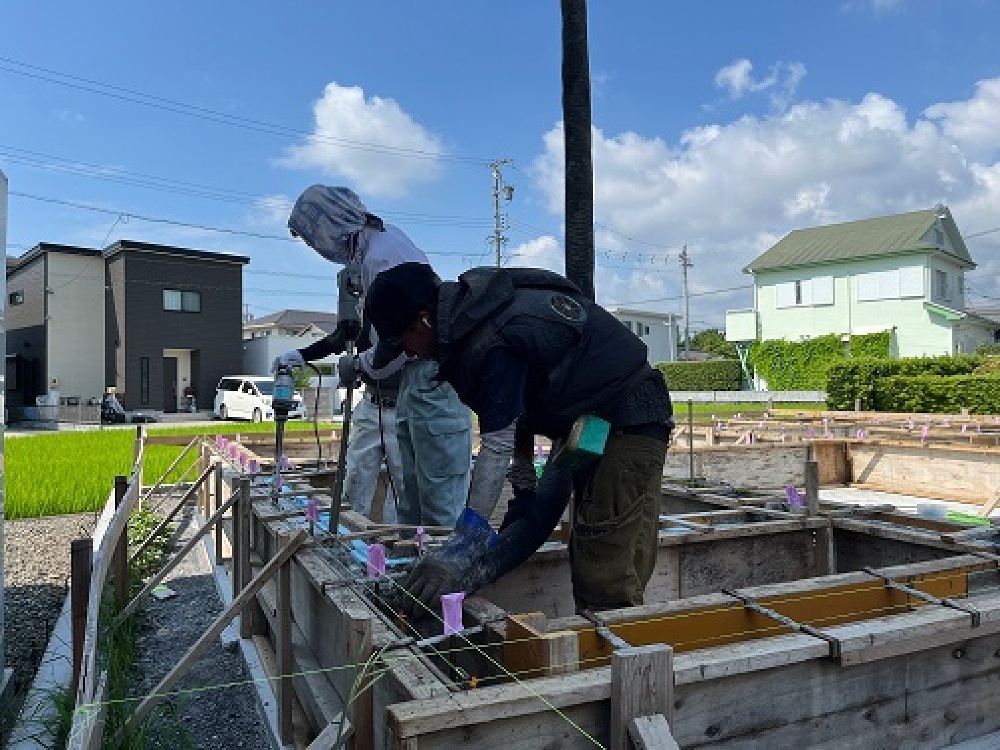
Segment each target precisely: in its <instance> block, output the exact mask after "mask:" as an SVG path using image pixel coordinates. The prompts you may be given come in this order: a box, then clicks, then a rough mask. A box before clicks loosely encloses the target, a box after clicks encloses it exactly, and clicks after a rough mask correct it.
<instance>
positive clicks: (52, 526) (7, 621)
mask: <svg viewBox="0 0 1000 750" xmlns="http://www.w3.org/2000/svg"><path fill="white" fill-rule="evenodd" d="M96 521H97V519H96V516H94V515H93V514H86V515H74V516H58V517H52V518H40V519H30V520H23V521H7V522H6V523H5V525H4V537H5V539H4V575H5V579H4V583H5V587H4V595H5V601H4V605H5V606H4V636H5V638H4V640H5V643H6V650H7V666H8V667H11V668H13V669H14V680H15V684H16V686H17V689H18V692H19V694H18V696H17V699H16V700H15V701H14V706H15V708H19V706H20V703H21V702H22V701H23V697H24V693H26V692H27V689H28V687H30V685H31V680H32V678H33V677H34V673H35V671H36V669H37V667H38V663H39V661H40V660H41V657H42V654H43V653H44V651H45V647H46V644H47V642H48V637H49V634H50V632H51V630H52V627H53V626H54V624H55V621H56V619H57V618H58V616H59V612H60V610H61V609H62V606H63V603H64V601H65V598H66V594H67V593H68V585H69V569H70V542H71V541H72V540H73V539H79V538H82V537H85V536H90V535H91V534H92V533H93V529H94V526H95V525H96ZM195 531H196V529H195V525H194V523H192V522H191V519H190V515H187V516H185V517H184V518H182V520H181V525H180V528H179V530H178V532H177V534H176V535H175V544H176V545H177V546H178V547H179V546H180V545H182V544H183V543H184V542H185V541H186V540H187V539H189V538H190V536H191V535H192V534H193V533H194V532H195ZM165 582H166V583H167V585H169V586H170V588H171V589H173V590H174V591H176V592H177V596H176V597H174V598H172V599H168V600H165V601H156V600H154V599H150V600H149V602H148V603H147V606H146V610H145V612H146V614H145V617H144V621H143V627H142V630H141V631H140V634H139V638H138V643H137V648H136V651H137V657H136V661H135V664H134V668H133V675H132V685H131V688H130V691H129V692H130V694H131V695H136V696H143V695H145V694H147V693H148V692H149V691H150V690H151V689H152V688H153V687H154V686H155V685H156V684H157V683H158V682H159V681H160V680H161V679H162V678H163V677H164V676H165V675H166V674H167V673H168V672H169V671H170V670H171V669H172V668H173V667H174V666H175V665H176V664H177V662H178V661H179V660H180V658H181V656H182V655H183V654H184V653H185V652H186V650H187V649H188V648H189V647H190V646H192V645H193V644H194V643H195V641H197V639H198V638H199V637H200V636H201V635H202V634H203V633H204V632H205V631H206V630H207V629H208V627H209V625H210V624H211V623H212V621H213V620H214V619H215V617H216V616H218V614H219V613H220V612H221V611H222V604H221V602H220V601H219V597H218V592H217V590H216V587H215V580H214V577H213V575H212V570H211V566H210V563H209V561H208V557H207V555H206V554H205V552H204V550H203V549H202V547H201V546H200V545H199V546H198V547H196V549H195V551H193V552H191V553H189V554H188V555H187V556H186V557H185V558H184V560H183V561H182V562H181V563H180V564H179V565H178V566H177V567H176V568H174V570H173V571H171V573H170V575H169V576H168V577H167V580H166V581H165ZM212 686H224V687H220V688H214V689H213V687H212ZM201 688H208V689H204V690H198V689H201ZM174 690H175V691H178V696H177V697H173V698H171V699H169V701H167V702H168V703H169V704H170V705H171V706H172V707H173V708H174V711H173V713H174V715H175V716H176V719H175V720H174V721H171V722H166V723H162V722H161V723H158V724H156V725H155V726H154V728H153V729H152V730H151V731H150V733H149V734H148V735H147V737H146V744H145V747H148V748H170V749H171V750H174V749H175V748H178V747H181V746H182V745H181V743H180V742H179V740H178V737H177V728H178V727H183V729H184V730H185V734H187V735H188V737H189V740H190V743H191V746H192V747H194V748H205V749H206V750H208V749H209V748H211V750H229V748H243V749H245V750H258V748H259V749H260V750H265V749H266V748H270V747H271V743H270V740H269V734H268V730H267V728H266V726H265V724H264V722H263V720H262V719H261V718H260V716H259V714H258V711H257V703H256V696H255V690H254V687H253V685H251V684H249V683H247V673H246V669H245V667H244V664H243V659H242V657H241V656H240V654H239V651H238V649H232V650H229V649H224V648H223V647H222V645H221V644H220V642H219V640H218V639H216V641H215V642H214V643H213V644H212V645H211V647H210V648H209V649H208V650H207V651H206V652H205V654H203V655H202V657H201V658H200V659H199V660H198V661H197V662H196V663H195V665H194V667H193V668H192V669H191V670H190V671H189V672H188V674H187V676H186V677H185V678H184V679H183V680H182V681H181V682H180V684H178V685H177V686H176V687H175V688H174ZM191 690H198V692H194V693H191V692H188V693H184V692H183V691H191Z"/></svg>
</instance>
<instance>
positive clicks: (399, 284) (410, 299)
mask: <svg viewBox="0 0 1000 750" xmlns="http://www.w3.org/2000/svg"><path fill="white" fill-rule="evenodd" d="M440 286H441V279H440V278H439V277H438V275H437V274H436V273H434V269H433V268H431V267H430V266H429V265H427V264H426V263H400V264H399V265H398V266H393V267H392V268H387V269H386V270H384V271H382V272H381V273H379V274H378V275H377V276H376V277H375V279H374V280H373V281H372V284H371V286H370V287H368V292H367V294H365V315H367V316H368V320H370V321H371V324H372V326H373V327H374V328H375V332H376V333H378V339H379V344H378V348H377V349H376V350H375V362H374V364H375V367H376V368H380V367H385V365H387V364H389V362H391V361H392V360H394V359H395V358H396V357H398V356H399V355H400V354H402V352H403V345H402V344H401V343H400V338H401V337H402V335H403V334H404V333H406V329H408V328H409V327H410V326H411V325H412V324H413V321H415V320H416V319H417V316H418V315H419V313H420V311H421V310H429V309H432V308H435V307H437V301H436V299H435V298H436V297H437V291H438V287H440Z"/></svg>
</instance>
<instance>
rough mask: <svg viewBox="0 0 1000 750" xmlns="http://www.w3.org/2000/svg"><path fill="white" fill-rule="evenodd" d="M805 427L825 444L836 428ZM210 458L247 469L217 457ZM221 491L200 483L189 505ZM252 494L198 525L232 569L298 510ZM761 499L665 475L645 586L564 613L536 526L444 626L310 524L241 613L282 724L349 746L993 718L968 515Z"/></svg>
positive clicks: (277, 540)
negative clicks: (428, 625) (645, 701)
mask: <svg viewBox="0 0 1000 750" xmlns="http://www.w3.org/2000/svg"><path fill="white" fill-rule="evenodd" d="M751 447H753V446H751ZM788 447H792V446H788ZM797 448H798V449H799V450H801V449H802V446H798V447H797ZM812 448H813V453H812V454H811V456H812V457H813V458H814V459H815V458H818V457H820V456H821V455H823V454H822V453H820V449H822V450H826V451H827V452H828V455H829V456H830V458H829V459H828V461H829V463H830V464H835V463H837V462H840V464H841V465H843V464H844V463H845V458H844V457H845V456H846V455H847V451H848V450H849V443H848V442H847V441H822V442H820V441H817V442H816V443H815V444H814V445H813V446H812ZM260 452H261V453H266V448H262V449H261V451H260ZM805 457H807V456H804V455H799V456H798V457H797V458H796V459H795V460H799V461H800V466H801V463H804V459H805ZM212 460H213V459H212V456H211V455H208V454H206V455H205V456H203V464H204V465H207V464H210V463H211V462H212ZM819 463H820V472H821V473H822V461H820V462H819ZM307 474H308V476H304V477H303V478H302V479H303V481H308V482H311V483H312V484H313V485H314V486H313V487H311V488H310V487H308V486H307V485H305V484H303V485H302V487H303V491H304V492H307V493H311V494H310V496H312V497H318V498H320V501H321V504H323V503H326V504H327V505H328V503H329V498H328V497H324V496H323V495H322V494H319V493H320V492H321V491H322V490H323V489H324V488H326V487H328V486H329V483H330V474H329V473H324V472H320V471H310V472H307ZM220 476H222V475H220ZM224 476H225V477H226V478H227V480H228V482H232V483H234V484H233V486H235V483H236V482H243V483H245V484H248V480H247V479H246V478H245V476H244V475H242V474H241V473H240V470H239V466H238V465H237V464H236V463H231V466H230V470H229V471H228V472H227V473H226V474H225V475H224ZM800 476H801V474H800ZM243 486H245V485H243ZM230 491H231V489H230V486H229V484H228V483H227V484H226V485H225V486H216V487H214V488H207V487H206V490H205V492H204V493H202V497H201V498H200V502H201V504H202V508H203V512H205V513H206V515H207V514H209V513H210V512H212V511H213V510H216V509H218V508H220V507H221V505H222V504H223V503H224V502H225V501H226V500H227V498H228V497H229V496H230V494H229V493H230ZM254 493H255V494H256V496H253V495H251V497H250V499H251V500H252V502H250V503H247V504H245V505H240V506H238V507H239V508H241V511H240V512H243V511H244V510H245V511H246V520H245V522H242V521H240V519H239V518H238V517H237V516H236V515H233V516H232V517H231V518H229V519H228V522H227V524H226V526H225V534H223V535H219V536H218V537H217V539H216V542H215V543H216V551H217V558H218V559H224V558H228V559H229V561H230V562H231V563H232V564H233V568H234V589H238V588H240V586H239V585H238V584H239V583H240V582H243V583H245V582H246V581H248V580H250V579H251V578H252V572H253V570H255V569H259V568H261V567H262V566H264V565H265V564H266V563H267V562H268V561H269V560H270V559H271V558H272V557H273V556H274V555H275V553H276V552H277V550H279V549H280V547H281V545H282V541H283V540H285V539H288V538H290V537H291V536H292V535H293V534H294V533H295V532H296V531H298V530H300V529H301V528H302V527H303V521H302V517H301V516H302V513H301V511H299V510H287V509H280V508H277V507H276V506H275V505H274V503H273V502H272V501H271V500H270V499H268V498H267V497H266V490H265V489H262V488H257V489H256V490H254ZM672 495H673V497H671V496H672ZM775 499H776V498H775V497H773V496H767V495H766V494H761V495H760V496H756V497H741V496H725V495H721V494H717V493H713V492H712V491H710V490H709V491H695V490H691V489H688V490H683V491H682V490H676V491H675V490H665V492H664V508H665V509H666V508H667V506H668V505H674V506H683V510H685V511H687V512H684V513H677V512H676V509H674V510H673V512H668V513H665V514H664V515H663V516H662V517H661V534H660V544H659V548H658V560H657V566H656V570H655V572H654V577H653V580H652V581H651V582H650V586H649V588H648V589H647V604H646V605H645V606H643V607H637V608H630V609H626V610H619V611H615V612H605V613H601V614H600V616H599V619H598V622H597V623H595V622H594V621H592V620H590V619H586V618H583V617H581V616H577V615H575V614H574V611H573V600H572V594H571V585H570V579H569V561H568V556H567V554H566V548H565V545H564V544H561V543H559V542H557V541H553V542H550V543H548V544H547V545H545V546H544V547H543V548H542V549H541V550H540V551H539V552H538V553H536V554H535V555H534V556H533V557H532V559H531V560H529V561H528V562H527V563H526V564H524V565H522V566H521V567H519V568H518V569H516V570H515V571H513V572H512V573H511V574H508V576H506V577H505V578H504V579H502V580H501V581H499V582H497V583H495V584H493V585H492V586H490V587H487V588H486V589H484V590H483V591H481V592H479V593H478V595H477V596H475V597H470V598H469V599H468V600H467V601H466V606H465V626H466V628H467V630H466V631H463V633H462V634H460V635H455V636H449V637H447V638H431V639H429V640H428V639H421V638H418V637H417V636H413V635H410V634H409V632H408V631H405V630H403V629H401V627H400V625H401V621H399V619H398V618H397V617H396V616H395V613H393V612H392V611H391V609H387V608H386V607H385V606H382V605H380V601H379V600H380V592H382V593H384V592H385V590H386V589H385V588H383V587H385V586H388V587H390V588H391V586H390V584H388V583H386V582H382V583H380V584H378V585H372V584H367V583H365V582H364V581H359V580H358V579H357V577H356V572H352V570H350V569H347V568H345V566H344V565H342V564H339V563H337V561H336V560H334V559H331V556H330V555H329V554H328V550H327V549H326V546H325V543H324V540H323V539H322V537H321V535H318V536H317V539H316V540H310V541H307V542H306V543H305V544H304V545H303V547H302V548H301V549H300V550H299V551H298V552H297V553H296V554H295V555H294V557H292V558H291V560H290V563H289V564H288V565H287V566H286V568H287V576H286V577H284V578H283V577H276V579H275V580H272V581H270V582H269V583H268V584H267V585H265V586H263V588H262V590H261V591H260V593H259V594H258V595H257V596H256V597H255V603H254V606H253V607H251V608H248V609H246V610H244V612H243V614H242V615H241V620H242V621H243V622H242V623H241V632H242V633H243V635H244V636H245V637H252V638H253V639H254V640H255V642H256V644H257V646H258V649H259V650H260V651H261V653H263V654H265V655H266V656H267V658H266V659H265V662H266V663H272V664H274V665H275V670H276V673H277V674H285V675H287V677H286V679H285V680H280V679H278V678H277V674H276V677H275V681H274V685H275V688H276V694H278V695H279V696H280V697H279V700H280V701H281V702H282V704H283V705H285V706H287V705H290V703H291V701H292V695H293V694H294V705H295V710H296V712H297V716H298V717H299V718H298V721H299V726H298V733H297V736H296V739H297V743H296V744H301V745H304V744H305V743H306V742H308V741H309V740H310V739H311V738H313V737H316V736H317V735H319V734H320V733H321V732H323V731H324V729H326V730H327V731H326V735H325V736H327V737H329V736H330V731H329V730H330V728H333V727H340V726H344V727H346V726H348V724H349V727H350V729H349V734H350V737H351V739H350V743H351V746H353V747H357V748H367V747H374V748H406V749H407V750H413V748H463V747H469V748H472V747H480V746H490V745H497V744H500V743H503V744H506V745H509V746H510V747H511V748H525V749H526V748H537V747H547V748H577V747H581V748H582V747H595V746H606V747H618V746H622V745H621V744H620V743H621V742H622V736H623V735H622V731H623V726H624V725H623V716H624V719H625V720H627V719H628V718H629V717H630V716H634V715H637V714H636V713H635V712H636V711H639V710H646V711H647V713H658V714H662V715H663V716H664V717H666V719H667V720H668V721H669V727H670V730H671V732H672V735H673V737H674V738H675V739H676V740H677V742H678V743H679V744H680V745H681V746H682V747H711V746H720V747H721V746H725V747H741V746H746V747H751V746H753V747H785V746H810V747H814V746H819V747H822V746H829V747H869V746H872V745H877V744H879V742H884V741H885V738H889V740H888V741H889V744H898V745H921V746H927V747H937V746H942V745H944V744H947V742H951V741H957V740H960V739H965V738H972V737H978V736H981V735H984V734H987V733H989V732H993V731H997V730H998V729H1000V725H998V719H994V718H993V717H994V716H997V715H1000V711H997V710H996V709H998V708H1000V699H993V698H991V697H990V691H989V686H990V685H992V684H995V682H996V681H997V680H998V679H1000V659H998V658H997V657H996V654H1000V635H998V633H1000V594H998V593H997V589H998V588H1000V580H998V579H997V573H996V562H995V559H996V558H994V557H992V556H991V555H990V554H989V551H990V550H991V549H992V547H991V546H988V545H984V544H981V543H980V540H978V539H977V538H976V534H977V533H978V532H975V531H974V530H969V529H967V528H966V527H963V526H961V525H958V524H953V523H948V522H943V521H936V520H932V519H921V518H916V517H913V516H906V515H902V514H895V513H891V512H885V511H879V510H873V511H864V510H861V509H846V510H831V509H830V508H826V509H824V513H823V514H822V515H817V516H808V515H804V514H803V515H800V514H797V513H788V512H783V511H780V510H774V509H773V506H774V500H775ZM766 506H772V507H770V508H769V507H766ZM343 521H344V523H345V524H346V525H347V526H348V529H349V536H360V537H365V538H368V539H372V540H374V539H378V540H381V541H385V542H387V543H388V544H389V545H390V546H391V545H392V544H393V543H394V542H395V541H396V537H395V536H394V535H393V534H392V533H391V532H390V531H387V530H385V529H379V528H377V527H374V526H372V525H371V524H370V523H369V522H367V521H366V520H365V519H363V518H361V517H360V516H356V515H355V514H353V513H351V512H349V511H344V512H343ZM398 545H399V547H400V548H405V547H406V543H405V542H398ZM969 552H972V553H974V554H971V555H970V554H966V553H969ZM244 556H245V557H246V570H245V571H243V570H241V569H240V562H239V560H240V559H242V558H243V557H244ZM865 569H867V570H865ZM900 586H902V587H904V588H903V589H900V588H899V587H900ZM722 590H725V593H720V591H722ZM927 597H930V600H928V599H927ZM281 633H288V634H289V635H288V636H287V637H286V639H285V640H287V642H288V643H287V644H283V643H282V642H281V641H282V638H281V637H279V634H281ZM421 644H423V645H421ZM664 649H666V651H668V652H669V653H670V655H671V658H672V662H670V661H669V659H668V660H667V661H664V660H663V659H664ZM646 660H649V661H646ZM994 662H995V663H996V666H994ZM633 664H637V665H639V666H637V667H635V668H634V669H632V668H630V667H629V665H633ZM649 664H657V665H662V664H672V665H671V666H669V668H664V669H665V670H666V671H664V669H660V671H659V673H658V674H660V675H661V676H662V675H663V674H669V675H672V679H670V680H669V681H668V682H669V684H664V685H660V684H659V683H658V682H656V680H654V681H653V683H642V684H643V685H645V686H646V687H647V688H648V687H650V684H652V685H653V687H655V689H653V690H648V689H647V690H641V691H632V692H640V693H643V694H646V693H652V694H654V695H659V696H660V699H658V700H659V702H658V703H656V704H655V705H654V708H655V710H652V709H648V710H647V709H639V708H637V707H636V706H634V705H631V704H629V705H626V704H627V703H628V701H627V700H626V699H625V698H624V697H623V694H624V693H628V692H630V691H629V690H627V689H624V688H623V685H628V684H632V683H631V682H629V680H630V679H631V680H635V679H637V678H636V675H646V676H647V677H648V676H649V674H650V672H649ZM658 669H659V667H658ZM623 675H624V676H623ZM643 679H645V678H643ZM285 687H288V688H290V689H289V690H285V689H284V688H285ZM667 690H669V700H668V701H666V700H662V697H663V696H662V695H661V693H662V691H667ZM284 713H285V714H286V715H287V713H288V711H287V709H286V710H285V712H284ZM345 718H346V720H347V723H343V720H344V719H345ZM323 746H326V747H331V746H332V745H330V744H328V745H323ZM317 747H320V745H317Z"/></svg>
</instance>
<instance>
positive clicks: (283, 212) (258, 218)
mask: <svg viewBox="0 0 1000 750" xmlns="http://www.w3.org/2000/svg"><path fill="white" fill-rule="evenodd" d="M293 205H295V201H294V200H292V199H291V198H289V197H288V196H287V195H266V196H264V197H263V198H259V199H257V200H255V201H254V207H253V212H252V213H251V215H250V217H249V218H248V221H247V223H248V224H249V225H250V226H252V227H267V228H270V229H275V230H278V231H287V226H288V215H289V214H290V213H291V212H292V206H293Z"/></svg>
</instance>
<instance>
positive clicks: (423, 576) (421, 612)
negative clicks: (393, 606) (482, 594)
mask: <svg viewBox="0 0 1000 750" xmlns="http://www.w3.org/2000/svg"><path fill="white" fill-rule="evenodd" d="M464 575H465V570H464V569H463V566H462V562H461V561H458V560H455V559H447V558H445V557H442V556H441V555H439V554H435V553H431V554H429V555H425V556H424V557H422V558H420V561H419V562H418V563H417V564H416V565H414V566H413V570H411V571H410V575H408V576H407V577H406V581H404V583H403V588H405V589H406V591H407V592H409V594H408V595H407V594H405V593H404V594H403V610H404V611H405V612H406V614H407V616H408V617H410V618H411V619H414V620H419V619H422V618H424V617H425V616H428V615H430V614H431V613H438V612H440V610H441V595H442V594H451V593H454V592H456V591H462V590H463V589H462V578H463V576H464Z"/></svg>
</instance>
